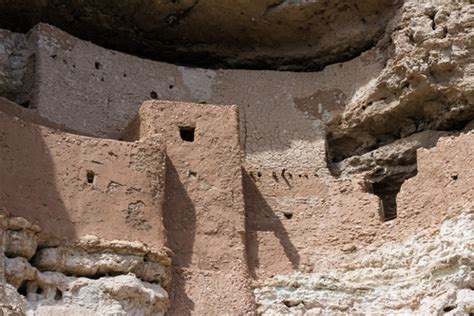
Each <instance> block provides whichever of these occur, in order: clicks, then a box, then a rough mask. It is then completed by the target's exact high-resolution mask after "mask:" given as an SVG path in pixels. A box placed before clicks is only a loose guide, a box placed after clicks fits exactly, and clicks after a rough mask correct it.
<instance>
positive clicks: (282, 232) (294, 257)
mask: <svg viewBox="0 0 474 316" xmlns="http://www.w3.org/2000/svg"><path fill="white" fill-rule="evenodd" d="M242 182H243V188H244V203H245V232H246V234H245V239H246V240H245V248H246V252H247V264H248V267H249V271H250V274H251V275H252V277H254V278H256V277H257V274H256V269H257V268H258V267H259V258H258V247H259V245H258V240H257V232H258V231H270V232H273V233H274V234H275V236H276V237H277V238H278V240H279V241H280V244H281V246H282V247H283V250H284V252H285V254H286V256H287V258H288V260H289V261H290V262H291V265H292V266H293V269H297V268H298V266H299V264H300V255H299V254H298V250H297V249H296V247H295V246H294V245H293V243H292V242H291V240H290V237H289V235H288V232H287V231H286V229H285V227H284V226H283V224H282V222H281V220H280V218H278V216H277V215H276V214H275V211H273V209H272V208H271V206H270V205H268V203H267V201H266V200H265V198H264V197H263V196H262V194H261V193H260V191H259V190H258V188H257V186H256V185H255V183H254V181H253V180H252V178H251V177H250V176H249V175H248V173H247V171H246V170H245V169H243V168H242Z"/></svg>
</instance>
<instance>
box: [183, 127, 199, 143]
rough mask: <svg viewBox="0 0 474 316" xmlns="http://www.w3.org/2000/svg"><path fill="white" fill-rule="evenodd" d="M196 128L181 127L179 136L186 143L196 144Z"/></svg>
mask: <svg viewBox="0 0 474 316" xmlns="http://www.w3.org/2000/svg"><path fill="white" fill-rule="evenodd" d="M195 129H196V128H195V127H191V126H180V127H179V136H181V139H182V140H184V141H185V142H194V131H195Z"/></svg>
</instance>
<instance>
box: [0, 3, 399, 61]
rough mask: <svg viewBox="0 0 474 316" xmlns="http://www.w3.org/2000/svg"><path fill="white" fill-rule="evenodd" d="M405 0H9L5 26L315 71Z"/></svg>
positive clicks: (349, 53)
mask: <svg viewBox="0 0 474 316" xmlns="http://www.w3.org/2000/svg"><path fill="white" fill-rule="evenodd" d="M399 2H400V1H397V0H390V1H373V0H370V1H355V0H344V1H336V2H334V1H303V0H297V1H286V0H265V1H254V2H249V1H245V2H242V1H237V0H224V1H223V0H201V1H200V0H180V1H174V0H171V1H169V0H167V1H149V0H148V1H141V2H137V1H133V0H128V1H110V2H96V1H80V2H76V1H73V2H67V3H64V2H62V1H57V0H47V1H33V2H31V1H26V0H21V1H9V0H2V1H0V27H3V28H10V29H13V30H15V31H22V32H26V31H28V30H29V29H30V28H31V27H33V26H34V25H35V24H36V23H39V22H47V23H51V24H53V25H56V26H58V27H60V28H62V29H64V30H65V31H68V32H70V33H72V34H74V35H76V36H79V37H81V38H83V39H87V40H91V41H93V42H96V43H97V44H100V45H103V46H106V47H109V48H114V49H118V50H122V51H126V52H128V53H135V54H138V55H142V56H143V55H144V56H148V57H152V58H159V59H162V60H166V61H168V62H173V63H176V62H178V63H186V64H193V65H200V66H211V67H219V66H223V67H239V68H257V69H296V70H310V69H312V70H315V69H321V68H323V67H324V66H325V65H327V64H330V63H334V62H339V61H342V60H348V59H350V58H352V57H354V56H357V55H358V54H360V53H361V52H362V51H364V50H367V49H368V48H370V47H371V46H373V45H374V44H375V43H376V42H377V40H378V39H379V38H380V36H381V35H382V34H383V32H384V30H385V27H386V25H387V23H388V21H389V19H390V18H391V17H392V16H393V15H394V13H395V12H396V11H397V8H398V6H399ZM217 30H218V31H217Z"/></svg>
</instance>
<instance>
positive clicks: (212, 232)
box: [126, 101, 254, 315]
mask: <svg viewBox="0 0 474 316" xmlns="http://www.w3.org/2000/svg"><path fill="white" fill-rule="evenodd" d="M180 127H181V128H182V127H185V128H194V140H193V141H186V140H183V138H182V137H181V134H180ZM127 134H128V136H126V138H129V139H132V140H133V139H141V140H143V141H146V140H147V139H148V138H150V137H153V135H156V134H160V135H163V137H164V139H165V140H166V148H167V157H168V158H167V159H168V160H167V169H166V170H167V171H166V201H165V226H166V229H167V239H168V245H169V247H170V248H171V250H173V252H174V254H175V255H174V258H173V271H174V273H173V286H172V289H171V293H170V295H171V301H172V305H171V310H170V311H169V312H168V313H169V314H170V315H185V314H188V313H190V312H193V313H195V314H196V315H203V314H208V315H218V314H222V313H231V314H246V313H252V312H253V310H254V307H253V299H252V295H251V290H250V283H249V282H250V280H249V277H248V272H247V266H246V262H245V249H244V235H245V213H244V199H243V192H242V177H241V164H242V152H241V148H240V140H239V112H238V108H237V107H236V106H217V105H204V104H191V103H183V102H161V101H147V102H145V103H144V104H143V105H142V106H141V108H140V110H139V112H138V115H137V117H136V119H135V120H134V122H132V124H131V126H130V128H129V130H128V131H127Z"/></svg>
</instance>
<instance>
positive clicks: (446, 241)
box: [255, 209, 474, 315]
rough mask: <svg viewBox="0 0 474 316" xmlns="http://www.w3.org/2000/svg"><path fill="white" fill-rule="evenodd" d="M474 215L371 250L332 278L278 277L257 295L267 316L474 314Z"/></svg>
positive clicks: (316, 275) (467, 214)
mask: <svg viewBox="0 0 474 316" xmlns="http://www.w3.org/2000/svg"><path fill="white" fill-rule="evenodd" d="M473 247H474V212H473V210H472V209H466V210H465V212H464V213H463V214H461V215H459V216H458V217H454V218H452V219H450V220H447V221H445V222H444V223H443V224H442V226H441V227H440V231H439V234H437V235H435V236H431V235H429V234H426V233H425V234H424V232H422V231H420V232H419V233H418V234H417V235H416V236H413V238H410V239H408V240H406V241H405V242H403V243H387V244H386V245H384V246H382V247H380V248H376V247H373V248H369V249H367V251H363V252H361V253H360V254H359V257H358V258H359V259H358V260H356V261H355V262H353V263H350V264H347V265H346V266H344V267H342V268H341V269H339V270H334V271H331V272H328V273H314V274H303V273H299V274H293V275H278V276H275V277H273V278H270V279H268V280H266V281H264V282H263V284H262V286H261V287H258V288H257V289H255V296H256V300H257V304H258V313H260V314H263V315H281V314H285V315H288V314H290V315H303V314H305V313H308V314H316V315H347V314H374V313H375V314H383V315H387V314H390V315H408V314H409V315H441V314H443V315H465V314H470V313H473V312H474V278H473V276H474V274H473V273H474V272H473V271H474V270H473V268H474V252H473Z"/></svg>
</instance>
